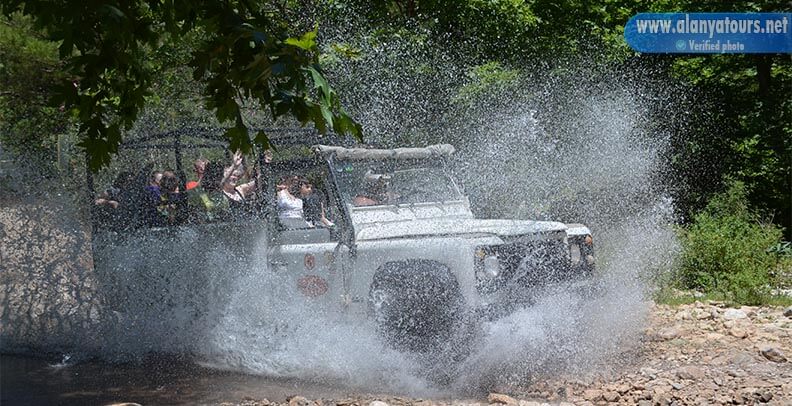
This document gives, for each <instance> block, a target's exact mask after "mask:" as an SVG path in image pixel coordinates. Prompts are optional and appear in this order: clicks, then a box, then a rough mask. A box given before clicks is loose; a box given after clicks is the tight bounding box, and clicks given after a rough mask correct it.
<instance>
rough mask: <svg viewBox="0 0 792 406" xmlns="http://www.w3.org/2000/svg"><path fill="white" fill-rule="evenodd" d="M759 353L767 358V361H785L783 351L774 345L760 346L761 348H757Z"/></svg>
mask: <svg viewBox="0 0 792 406" xmlns="http://www.w3.org/2000/svg"><path fill="white" fill-rule="evenodd" d="M759 353H760V354H762V356H763V357H765V358H767V360H769V361H773V362H779V363H781V362H787V359H786V356H784V353H783V352H781V350H779V349H778V348H776V347H762V349H760V350H759Z"/></svg>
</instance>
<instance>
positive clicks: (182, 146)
mask: <svg viewBox="0 0 792 406" xmlns="http://www.w3.org/2000/svg"><path fill="white" fill-rule="evenodd" d="M251 130H252V131H263V132H264V133H266V134H267V135H268V137H269V140H270V145H271V146H272V149H273V150H274V151H275V152H276V153H277V151H278V149H280V148H289V147H306V148H310V147H311V146H312V145H316V144H332V145H338V146H352V145H355V144H357V142H356V141H355V140H353V139H351V138H349V137H340V136H337V135H335V134H330V135H321V134H319V132H318V131H316V130H314V129H309V128H286V127H276V128H260V129H251ZM224 131H225V129H222V128H206V127H186V128H182V129H177V130H171V131H166V132H162V133H156V134H149V135H145V136H143V137H138V138H134V139H128V140H125V141H124V142H122V143H121V144H120V145H119V153H121V152H122V151H123V150H149V149H157V150H170V151H173V152H174V157H175V160H176V165H175V170H176V173H177V176H179V177H180V178H181V179H180V182H181V183H182V186H183V185H184V183H185V182H186V179H184V168H183V165H182V152H183V151H184V150H190V149H200V148H204V149H205V148H218V149H223V150H225V151H226V155H227V156H228V157H230V156H231V151H230V150H229V148H228V142H227V140H226V139H225V138H224V137H223V133H224ZM184 138H193V139H199V140H201V142H184ZM253 153H254V156H255V162H256V165H257V166H258V168H259V170H258V175H259V178H258V179H256V181H257V183H258V184H259V185H260V187H259V190H262V191H267V192H264V193H261V196H263V198H262V199H259V203H258V205H257V209H258V212H259V215H260V216H262V217H263V218H265V219H266V220H267V223H268V224H278V222H277V221H275V220H276V219H277V213H275V212H274V210H275V204H274V203H275V202H274V191H275V184H274V182H273V172H274V169H275V168H276V167H277V168H285V169H296V168H300V167H305V165H306V164H308V165H311V166H317V165H326V167H327V168H326V170H327V173H328V176H327V180H328V182H331V184H329V185H328V188H327V189H328V191H327V192H328V195H329V196H328V197H329V198H330V199H332V200H333V202H334V203H335V204H336V205H337V207H338V208H339V210H340V214H341V216H342V217H343V218H342V219H340V220H341V221H336V225H337V226H338V227H339V231H340V234H339V237H340V239H341V242H342V243H343V244H345V245H347V246H349V247H354V235H355V233H354V230H353V229H352V221H351V218H350V214H349V211H348V209H347V207H346V205H344V204H343V202H342V200H341V196H340V195H339V193H338V184H337V180H336V177H335V175H334V173H333V171H332V167H333V166H332V157H329V158H327V159H323V158H321V157H319V156H318V155H316V154H312V155H313V157H311V158H308V157H306V158H298V159H294V160H290V161H283V162H273V163H267V162H265V155H264V154H263V150H262V149H261V148H255V149H254V151H253ZM87 160H88V156H87V155H86V163H87V162H88V161H87ZM93 175H94V174H93V173H92V172H91V171H90V170H86V186H87V189H88V190H87V193H88V202H89V207H90V208H91V213H90V214H91V228H92V234H95V232H96V230H97V228H98V224H97V221H98V219H97V208H96V206H95V205H94V204H93V201H94V199H95V198H96V196H97V193H96V188H95V185H94V176H93ZM270 192H273V193H270ZM271 231H276V230H271Z"/></svg>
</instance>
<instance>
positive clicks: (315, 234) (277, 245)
mask: <svg viewBox="0 0 792 406" xmlns="http://www.w3.org/2000/svg"><path fill="white" fill-rule="evenodd" d="M291 151H292V152H287V150H286V149H285V148H283V149H281V150H280V151H279V152H277V153H276V159H275V160H274V161H273V162H269V163H265V162H264V161H261V162H260V165H261V167H260V170H259V173H260V175H259V180H260V183H261V186H262V187H260V189H259V191H258V194H257V196H258V198H259V204H258V205H257V206H256V207H257V210H258V212H257V213H256V214H254V215H251V217H250V218H245V219H238V220H237V221H235V222H229V223H216V224H182V225H179V226H174V227H165V228H161V229H151V228H148V229H146V228H145V227H141V228H136V229H134V230H129V231H125V232H121V233H119V232H118V231H112V232H104V231H99V232H96V233H95V262H96V266H97V270H98V271H99V272H100V273H101V274H103V275H105V276H106V278H105V279H106V280H110V281H114V282H112V283H111V284H110V285H108V286H111V287H108V289H111V290H113V291H114V292H115V295H116V296H118V295H120V293H119V292H122V291H123V289H119V288H118V286H119V282H118V281H119V274H123V275H127V276H126V277H125V278H126V282H124V281H121V282H122V283H120V284H121V285H128V286H140V285H141V283H137V282H131V281H132V280H137V281H140V280H142V279H140V278H139V277H138V276H137V275H147V276H146V278H147V279H146V280H150V279H152V278H154V277H155V275H158V274H160V273H162V272H174V271H173V270H174V269H179V268H180V267H181V266H182V265H179V263H178V262H179V261H184V260H183V259H182V260H175V259H173V258H171V259H170V260H169V259H167V258H165V259H164V260H160V259H162V258H163V257H167V254H163V253H168V252H173V251H174V250H182V251H183V250H184V249H185V247H191V248H192V250H191V252H190V254H189V256H190V257H191V259H192V262H189V267H190V269H189V270H188V271H184V272H183V274H180V275H178V276H172V277H170V279H175V280H180V281H183V284H184V285H185V289H194V290H200V289H206V286H214V287H216V285H217V282H212V281H209V280H208V279H211V277H207V276H206V275H212V273H211V272H200V271H199V270H197V269H195V268H196V267H199V266H200V264H209V263H213V262H212V260H211V258H210V256H211V255H212V252H213V251H217V250H219V249H221V248H220V246H222V245H228V246H231V248H223V249H226V250H229V252H233V253H234V255H233V256H234V258H236V259H235V260H236V261H248V262H249V263H251V264H252V263H253V260H252V259H251V257H252V256H253V253H254V252H255V251H258V252H259V256H261V254H260V251H261V248H262V244H261V242H260V239H261V237H260V236H261V235H266V240H267V244H266V253H265V256H266V261H267V263H268V266H269V270H270V271H271V272H274V273H277V274H279V275H289V277H288V278H287V280H290V281H291V282H288V286H283V287H282V288H283V289H291V290H293V291H294V294H295V295H299V296H302V297H304V298H305V300H310V301H312V302H313V303H315V304H318V305H320V306H322V307H323V308H326V309H328V310H330V311H338V312H341V313H346V314H348V315H350V316H360V317H369V318H373V320H374V321H375V323H376V326H377V329H378V330H379V331H381V332H382V333H383V337H385V338H386V339H387V341H388V342H389V344H391V345H392V346H394V347H396V348H398V349H402V350H409V351H423V350H426V349H431V348H434V347H435V346H436V345H438V344H440V343H443V342H445V341H446V340H448V339H449V337H452V336H455V335H458V334H460V332H461V331H463V330H465V326H466V325H467V323H468V322H469V321H470V320H475V319H479V318H488V319H493V318H497V317H501V316H503V315H506V314H508V313H510V312H511V311H512V310H514V309H515V308H516V307H518V306H524V305H528V304H530V302H531V300H532V297H533V295H535V294H536V293H537V292H538V291H540V290H541V289H542V287H543V286H544V285H546V284H551V283H557V282H563V281H569V280H576V279H585V278H588V277H590V276H591V275H592V272H593V269H594V256H593V246H592V237H591V233H590V231H589V229H588V228H587V227H585V226H583V225H579V224H574V225H567V224H562V223H559V222H549V221H533V220H506V219H476V218H475V217H474V215H473V213H472V211H471V209H470V203H469V201H468V198H467V197H466V196H465V195H464V194H463V193H462V191H461V190H460V187H459V185H457V183H456V182H455V181H454V179H453V177H452V176H451V175H450V171H449V168H448V160H449V158H450V157H451V155H452V154H453V153H454V147H453V146H451V145H432V146H428V147H423V148H396V149H373V148H347V147H339V146H328V145H314V146H313V147H311V148H310V150H308V148H307V147H304V146H303V147H301V148H297V149H295V150H291ZM295 151H296V152H295ZM293 175H298V176H303V177H306V178H307V179H309V180H310V181H311V182H312V184H313V186H314V189H315V190H316V192H315V193H317V196H318V200H319V201H320V202H321V205H320V206H321V209H322V211H323V212H324V216H325V218H326V219H327V220H328V221H329V222H325V224H328V225H327V226H326V225H324V224H323V222H321V221H316V220H315V219H309V220H311V221H306V220H305V219H295V218H281V216H279V213H278V211H277V210H278V209H277V204H276V198H275V196H276V186H275V184H276V183H277V181H276V180H277V179H280V178H282V177H284V176H293ZM305 209H306V211H307V207H306V208H305ZM330 223H332V224H331V225H330ZM130 234H132V236H130ZM228 236H234V239H233V241H232V242H229V241H228V240H229V238H230V237H228ZM133 240H134V241H135V242H134V243H132V244H133V245H136V247H135V248H132V249H131V251H133V252H134V253H135V255H137V256H138V257H136V259H134V260H130V255H129V252H130V248H129V247H124V245H125V244H127V243H125V242H124V241H127V242H130V241H133ZM141 241H144V242H147V243H146V244H144V245H145V247H146V248H141V245H140V242H141ZM152 241H154V242H156V243H151V242H152ZM163 244H164V245H163ZM167 244H175V246H177V248H163V247H164V246H166V245H167ZM198 247H200V248H198ZM152 249H157V250H160V251H159V252H160V253H158V254H152V253H151V252H148V253H146V252H141V251H147V250H149V251H150V250H152ZM152 257H157V258H160V259H157V260H153V259H152ZM213 266H215V267H216V265H213ZM130 267H133V268H135V269H130ZM142 268H145V269H142ZM214 274H215V275H216V274H217V271H216V270H215V271H214ZM130 278H132V279H130ZM135 278H138V279H135ZM191 278H192V279H195V278H202V279H201V282H200V283H198V282H191V281H190V280H191ZM137 295H138V296H140V295H145V293H138V294H137ZM194 295H195V296H196V297H201V295H204V294H203V293H200V292H195V293H194ZM149 300H150V301H152V300H151V299H149ZM157 300H160V301H162V300H164V301H167V300H169V298H167V297H160V298H159V299H157ZM135 303H136V302H134V300H130V298H126V299H125V300H124V304H123V306H122V307H123V309H122V310H121V311H129V310H130V309H129V307H130V306H137V304H135ZM147 306H149V307H145V308H144V307H143V306H142V305H141V307H140V309H138V310H139V311H147V310H146V309H148V308H150V307H151V305H150V304H149V305H147ZM209 310H211V309H209ZM210 312H211V311H210ZM197 313H201V312H197Z"/></svg>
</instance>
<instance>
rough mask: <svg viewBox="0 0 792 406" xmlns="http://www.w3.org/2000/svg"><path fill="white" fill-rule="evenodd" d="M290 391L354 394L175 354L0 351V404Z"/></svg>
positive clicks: (171, 400)
mask: <svg viewBox="0 0 792 406" xmlns="http://www.w3.org/2000/svg"><path fill="white" fill-rule="evenodd" d="M292 395H300V396H305V397H307V398H309V399H319V398H333V399H343V398H345V397H349V396H357V394H356V393H355V392H354V391H353V390H352V389H345V388H344V387H343V386H340V385H328V384H323V383H319V382H310V381H306V380H297V379H286V378H273V377H265V376H260V375H247V374H241V373H237V372H228V371H222V370H217V369H210V368H205V367H202V366H199V365H196V364H195V363H193V362H191V361H189V360H187V359H185V358H183V357H175V356H164V355H158V356H150V357H147V358H146V359H144V360H141V361H138V362H127V363H107V362H100V361H87V362H78V363H70V362H68V361H67V362H65V363H64V362H62V360H55V359H47V358H34V357H30V356H14V355H1V356H0V404H3V405H9V406H11V405H81V406H83V405H106V404H112V403H123V402H135V403H139V404H142V405H198V404H219V403H222V402H234V403H239V402H242V401H243V400H244V399H246V398H253V399H259V400H260V399H268V400H271V401H274V402H283V401H284V400H285V399H286V398H287V397H289V396H292Z"/></svg>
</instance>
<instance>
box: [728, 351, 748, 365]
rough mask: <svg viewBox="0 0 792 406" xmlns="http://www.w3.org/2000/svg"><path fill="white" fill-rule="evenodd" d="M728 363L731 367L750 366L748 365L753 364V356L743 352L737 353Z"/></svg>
mask: <svg viewBox="0 0 792 406" xmlns="http://www.w3.org/2000/svg"><path fill="white" fill-rule="evenodd" d="M729 362H730V363H731V364H733V365H744V364H750V363H752V362H754V357H753V355H751V354H749V353H747V352H744V351H743V352H739V353H737V354H735V355H734V356H732V357H731V360H729Z"/></svg>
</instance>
